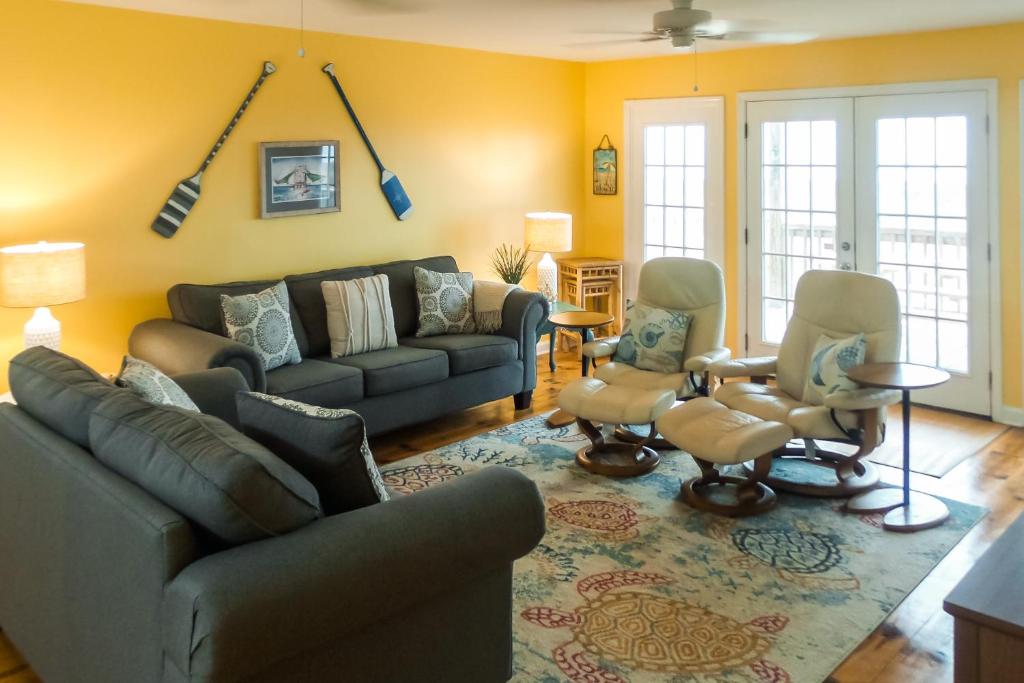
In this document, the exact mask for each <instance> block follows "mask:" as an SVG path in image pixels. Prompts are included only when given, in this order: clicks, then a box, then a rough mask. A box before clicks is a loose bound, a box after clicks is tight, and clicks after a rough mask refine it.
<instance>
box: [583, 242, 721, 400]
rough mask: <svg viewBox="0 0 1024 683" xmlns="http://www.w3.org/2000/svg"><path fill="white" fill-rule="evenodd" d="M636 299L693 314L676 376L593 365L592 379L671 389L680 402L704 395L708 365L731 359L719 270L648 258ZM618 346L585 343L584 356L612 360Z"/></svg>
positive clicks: (621, 366) (615, 341)
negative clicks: (726, 340)
mask: <svg viewBox="0 0 1024 683" xmlns="http://www.w3.org/2000/svg"><path fill="white" fill-rule="evenodd" d="M637 301H638V302H639V303H643V304H647V305H649V306H657V307H658V308H666V309H672V310H677V311H686V312H687V313H689V314H690V315H692V316H693V319H692V320H691V321H690V328H689V330H688V331H687V333H686V344H685V346H684V347H683V358H684V359H685V360H684V361H683V367H681V368H680V369H679V372H673V373H662V372H652V371H650V370H640V369H638V368H635V367H633V366H632V365H627V364H625V363H616V362H615V361H611V362H609V363H605V364H604V365H601V366H600V367H597V369H596V370H595V371H594V377H595V378H597V379H599V380H601V381H602V382H605V383H606V384H611V385H622V386H631V387H638V388H642V389H670V390H672V391H674V392H675V394H676V398H678V399H686V398H691V397H693V396H698V395H705V396H706V395H707V381H708V375H707V370H708V367H709V366H710V365H711V364H712V363H714V362H715V361H718V360H725V359H727V358H729V357H730V355H731V354H730V352H729V349H727V348H725V347H724V346H723V342H724V339H725V280H724V279H723V278H722V269H721V268H719V267H718V266H717V265H715V264H714V263H712V262H711V261H704V260H701V259H694V258H683V257H665V258H656V259H652V260H650V261H648V262H647V263H645V264H644V265H643V267H641V268H640V283H639V286H638V288H637ZM618 343H619V337H609V338H608V339H601V340H598V341H592V342H588V343H587V344H584V345H583V354H584V355H586V356H588V357H589V358H591V359H598V358H611V357H612V356H614V355H615V350H616V348H618ZM595 365H596V361H595Z"/></svg>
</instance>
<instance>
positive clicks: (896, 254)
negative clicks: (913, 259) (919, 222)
mask: <svg viewBox="0 0 1024 683" xmlns="http://www.w3.org/2000/svg"><path fill="white" fill-rule="evenodd" d="M878 260H879V261H883V262H887V263H906V262H907V219H906V218H904V217H903V216H879V217H878Z"/></svg>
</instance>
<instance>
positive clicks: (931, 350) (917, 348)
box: [907, 315, 937, 365]
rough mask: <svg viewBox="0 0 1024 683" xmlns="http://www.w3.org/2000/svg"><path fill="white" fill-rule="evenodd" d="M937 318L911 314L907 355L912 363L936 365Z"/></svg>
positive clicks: (908, 325) (908, 321)
mask: <svg viewBox="0 0 1024 683" xmlns="http://www.w3.org/2000/svg"><path fill="white" fill-rule="evenodd" d="M935 335H936V329H935V320H934V319H932V318H918V317H917V316H913V315H912V316H910V317H909V318H908V320H907V355H908V357H909V360H910V362H911V363H920V364H922V365H935V363H936V361H937V358H936V349H935V340H936V336H935Z"/></svg>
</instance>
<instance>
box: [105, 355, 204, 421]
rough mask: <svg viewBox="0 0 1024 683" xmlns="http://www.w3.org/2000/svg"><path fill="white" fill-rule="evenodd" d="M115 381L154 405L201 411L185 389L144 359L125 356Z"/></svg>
mask: <svg viewBox="0 0 1024 683" xmlns="http://www.w3.org/2000/svg"><path fill="white" fill-rule="evenodd" d="M114 383H115V384H117V386H119V387H124V388H125V389H131V390H132V391H134V392H135V393H136V394H138V395H139V396H141V397H142V398H144V399H146V400H147V401H149V402H150V403H152V404H154V405H158V406H175V407H176V408H182V409H183V410H191V411H192V412H195V413H198V412H200V410H199V407H198V406H197V405H196V404H195V403H194V402H193V401H192V399H191V398H189V396H188V394H186V393H185V390H184V389H182V388H181V387H179V386H178V385H177V384H176V383H175V381H174V380H173V379H171V378H170V377H168V376H167V375H165V374H164V373H162V372H161V371H160V369H159V368H158V367H156V366H155V365H153V364H152V363H147V362H146V361H144V360H139V359H138V358H134V357H132V356H125V357H124V361H123V362H122V363H121V373H120V374H119V375H118V376H117V379H116V380H115V382H114Z"/></svg>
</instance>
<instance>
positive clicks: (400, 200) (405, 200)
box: [323, 64, 412, 221]
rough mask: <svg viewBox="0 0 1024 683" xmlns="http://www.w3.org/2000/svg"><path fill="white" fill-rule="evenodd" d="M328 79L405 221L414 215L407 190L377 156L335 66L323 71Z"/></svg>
mask: <svg viewBox="0 0 1024 683" xmlns="http://www.w3.org/2000/svg"><path fill="white" fill-rule="evenodd" d="M323 71H324V73H325V74H327V77H328V78H330V79H331V83H333V84H334V89H335V90H337V91H338V95H339V96H340V97H341V102H342V104H344V105H345V109H347V110H348V115H349V116H351V117H352V123H354V124H356V130H358V131H359V135H360V136H361V137H362V138H363V142H365V143H366V148H367V149H368V150H370V155H371V156H372V157H373V160H374V161H375V162H376V163H377V168H378V169H380V189H381V191H382V192H383V193H384V198H385V199H387V200H388V204H390V205H391V210H392V211H394V212H395V216H396V217H397V218H398V220H400V221H404V220H405V219H406V218H408V217H409V214H411V213H412V200H410V199H409V195H407V194H406V193H405V188H404V187H402V183H401V182H399V180H398V176H396V175H395V174H394V173H392V172H391V171H389V170H388V169H386V168H384V164H383V163H381V160H380V157H379V156H377V150H375V149H374V148H373V144H372V143H371V142H370V138H369V137H367V135H366V131H365V130H363V125H362V124H361V123H359V117H358V116H356V112H355V110H354V109H353V108H352V104H351V103H350V102H349V101H348V98H347V97H345V91H344V90H342V89H341V83H339V82H338V78H337V76H335V75H334V64H328V65H327V66H325V67H324V69H323Z"/></svg>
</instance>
